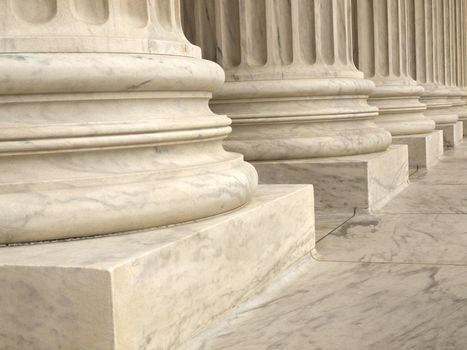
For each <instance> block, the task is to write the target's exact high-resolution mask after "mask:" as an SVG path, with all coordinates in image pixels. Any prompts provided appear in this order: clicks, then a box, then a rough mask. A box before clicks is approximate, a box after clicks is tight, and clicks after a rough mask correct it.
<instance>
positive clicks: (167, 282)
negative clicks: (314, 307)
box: [0, 185, 315, 350]
mask: <svg viewBox="0 0 467 350" xmlns="http://www.w3.org/2000/svg"><path fill="white" fill-rule="evenodd" d="M314 241H315V235H314V216H313V190H312V187H311V186H302V185H284V186H260V189H259V190H258V193H257V195H256V196H255V197H254V199H253V200H252V202H251V203H250V204H248V205H247V206H245V207H244V208H242V209H240V210H238V211H235V212H232V213H230V214H226V215H222V216H218V217H215V218H211V219H207V220H204V221H200V222H195V223H190V224H185V225H179V226H173V227H169V228H162V229H159V230H150V231H142V232H139V233H133V234H129V235H120V236H116V235H111V236H107V237H100V238H95V239H84V240H76V241H66V242H55V243H47V244H36V245H25V246H17V247H3V248H0V285H1V286H2V288H0V319H1V320H2V322H0V348H1V349H15V350H32V349H34V350H36V349H37V350H55V349H67V350H75V349H76V350H78V349H79V350H82V349H93V350H115V349H122V350H123V349H125V350H127V349H173V348H174V347H175V346H176V345H177V344H179V343H180V342H183V341H185V340H186V339H187V338H189V337H190V336H192V335H193V334H194V333H195V332H196V331H198V330H200V329H202V328H203V327H206V326H208V325H210V324H211V323H212V322H213V321H215V320H217V319H218V318H219V316H221V315H222V314H223V313H225V312H226V311H228V310H229V309H231V308H232V307H233V306H235V305H237V304H238V303H239V302H240V301H242V300H245V299H246V298H247V297H249V296H251V295H252V293H254V292H255V291H257V290H259V289H261V288H262V287H264V286H265V285H267V284H268V282H269V281H270V280H271V279H273V278H274V277H275V276H277V274H279V273H280V272H281V271H282V270H284V269H285V268H286V267H287V266H289V265H290V264H292V263H293V262H295V261H297V260H298V259H299V258H301V257H303V256H304V255H305V254H307V253H309V252H310V250H311V249H312V248H313V246H314ZM25 330H27V332H26V331H25Z"/></svg>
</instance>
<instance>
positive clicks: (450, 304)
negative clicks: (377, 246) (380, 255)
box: [180, 258, 467, 350]
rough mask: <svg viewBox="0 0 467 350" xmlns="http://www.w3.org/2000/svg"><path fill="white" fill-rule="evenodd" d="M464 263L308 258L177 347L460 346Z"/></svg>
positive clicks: (464, 332) (463, 341) (404, 349)
mask: <svg viewBox="0 0 467 350" xmlns="http://www.w3.org/2000/svg"><path fill="white" fill-rule="evenodd" d="M466 276H467V267H464V266H463V267H456V266H434V265H417V264H414V265H407V264H362V263H341V262H321V263H318V262H316V261H313V260H312V259H309V258H308V259H306V260H305V261H304V262H303V263H302V264H301V265H300V266H298V267H296V268H295V269H294V270H293V271H290V272H289V273H288V274H287V275H286V276H284V277H283V278H282V279H281V280H279V281H277V282H276V283H275V284H274V286H272V287H271V288H269V289H268V290H267V291H266V292H265V293H264V294H262V295H261V296H260V297H258V298H255V299H253V300H251V301H250V302H248V303H247V304H245V305H243V306H242V307H241V308H240V309H238V310H236V311H235V313H233V314H232V315H231V316H229V317H228V318H226V319H225V320H224V321H223V322H222V323H221V324H219V325H218V327H216V328H214V329H212V330H211V331H210V332H208V333H207V334H204V335H203V336H202V337H200V338H197V339H194V340H193V341H192V342H190V343H188V344H186V345H185V346H184V347H181V348H180V350H221V349H222V350H226V349H232V350H234V349H235V350H276V349H277V350H283V349H322V350H342V349H346V350H374V349H384V350H409V349H410V350H461V349H465V348H466V347H467V322H466V314H467V282H466Z"/></svg>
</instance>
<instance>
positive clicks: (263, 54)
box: [184, 0, 391, 160]
mask: <svg viewBox="0 0 467 350" xmlns="http://www.w3.org/2000/svg"><path fill="white" fill-rule="evenodd" d="M184 6H185V8H184V9H185V13H186V16H185V19H184V24H185V30H186V32H187V33H188V37H189V39H191V40H192V41H193V42H194V43H196V44H197V45H199V46H201V48H202V50H203V54H204V56H205V58H208V59H210V60H213V61H216V62H218V63H219V64H220V65H221V66H222V67H223V68H224V70H225V72H226V83H225V84H224V86H223V87H222V89H220V90H219V91H217V92H215V95H214V100H213V101H212V102H211V106H212V108H213V110H214V111H216V112H218V113H222V114H227V115H229V116H230V117H231V118H232V121H233V132H232V134H231V135H230V136H229V138H228V139H227V140H226V141H225V145H226V147H228V149H231V150H235V151H238V152H241V153H243V154H245V157H246V159H247V160H273V159H296V158H312V157H327V156H343V155H354V154H361V153H369V152H377V151H383V150H385V149H386V148H387V147H388V145H389V144H390V142H391V138H390V135H389V134H388V133H387V132H385V131H384V130H383V129H381V128H378V127H376V125H375V124H374V117H375V116H376V115H377V111H376V108H374V107H371V106H369V105H368V104H367V95H368V94H369V93H370V92H371V90H372V88H373V84H372V83H371V82H370V81H367V80H364V79H363V76H362V74H361V72H359V71H358V70H357V69H356V68H355V66H354V64H353V58H352V38H351V36H352V29H351V6H350V0H291V1H286V0H272V1H271V0H200V1H191V0H185V1H184ZM193 13H194V15H193Z"/></svg>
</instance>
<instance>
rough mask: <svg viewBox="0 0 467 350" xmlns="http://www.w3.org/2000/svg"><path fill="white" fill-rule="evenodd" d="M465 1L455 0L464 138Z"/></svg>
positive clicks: (466, 126) (457, 75)
mask: <svg viewBox="0 0 467 350" xmlns="http://www.w3.org/2000/svg"><path fill="white" fill-rule="evenodd" d="M465 5H466V2H465V0H455V2H454V17H455V22H454V23H455V31H454V33H455V37H456V45H455V54H456V67H455V68H456V73H455V85H456V87H457V89H458V91H459V98H460V99H461V100H462V102H463V103H464V105H461V106H459V107H457V113H458V117H459V121H461V122H462V126H463V136H464V135H467V106H466V105H465V104H466V103H467V89H466V80H465V74H466V72H465V69H466V67H465V65H466V62H465V61H466V57H467V56H466V47H465V46H466V30H467V29H466V27H465V23H466V22H467V21H466V20H465V18H466V17H465V16H466V15H467V13H466V9H465Z"/></svg>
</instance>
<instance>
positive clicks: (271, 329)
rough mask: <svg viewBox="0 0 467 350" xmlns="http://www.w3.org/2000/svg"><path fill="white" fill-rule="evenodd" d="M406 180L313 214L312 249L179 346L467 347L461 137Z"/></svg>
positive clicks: (465, 160) (466, 180) (466, 219)
mask: <svg viewBox="0 0 467 350" xmlns="http://www.w3.org/2000/svg"><path fill="white" fill-rule="evenodd" d="M411 182H412V184H411V185H410V186H409V187H408V188H407V190H405V191H404V192H403V193H401V194H400V195H399V196H398V197H397V198H396V199H394V200H393V201H392V202H390V203H389V204H388V205H387V206H386V207H384V208H383V209H381V210H380V211H379V212H378V213H375V214H373V215H369V214H359V213H353V212H342V213H330V215H326V214H325V213H318V214H317V216H316V220H317V239H318V240H319V241H318V244H317V247H316V250H315V251H314V252H313V253H312V254H311V256H307V257H305V258H304V259H303V260H302V261H301V263H299V264H298V265H296V266H295V267H294V268H292V269H291V270H289V271H288V272H287V273H286V274H284V275H283V276H282V277H281V278H280V279H279V280H277V281H276V282H275V283H274V284H273V285H271V286H270V287H269V288H268V289H267V290H266V291H264V292H263V293H261V294H260V295H259V296H257V297H255V298H253V299H251V300H250V301H249V302H248V303H246V304H243V305H242V306H241V307H239V308H238V309H236V310H233V311H232V312H231V314H230V315H228V316H227V317H226V318H225V319H224V320H223V321H221V322H220V323H218V324H217V325H216V327H214V328H212V329H210V330H207V331H206V332H205V333H203V334H200V335H199V336H198V337H197V338H195V339H193V341H191V342H190V343H188V344H186V345H185V346H184V347H183V349H190V350H194V349H210V350H223V349H238V350H240V349H241V350H263V349H264V350H266V349H267V350H273V349H287V350H296V349H300V350H301V349H310V350H318V349H319V350H331V349H332V350H354V349H355V350H357V349H358V350H405V349H420V350H431V349H432V350H449V349H455V350H465V349H467V142H464V143H463V144H462V145H460V146H459V147H458V148H457V149H456V150H455V151H448V152H447V153H446V154H445V156H444V157H443V159H442V161H441V162H440V163H439V164H438V165H437V166H436V167H435V168H434V169H433V170H431V171H430V172H429V173H425V172H422V171H418V172H417V173H415V174H414V175H413V176H412V177H411Z"/></svg>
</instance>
